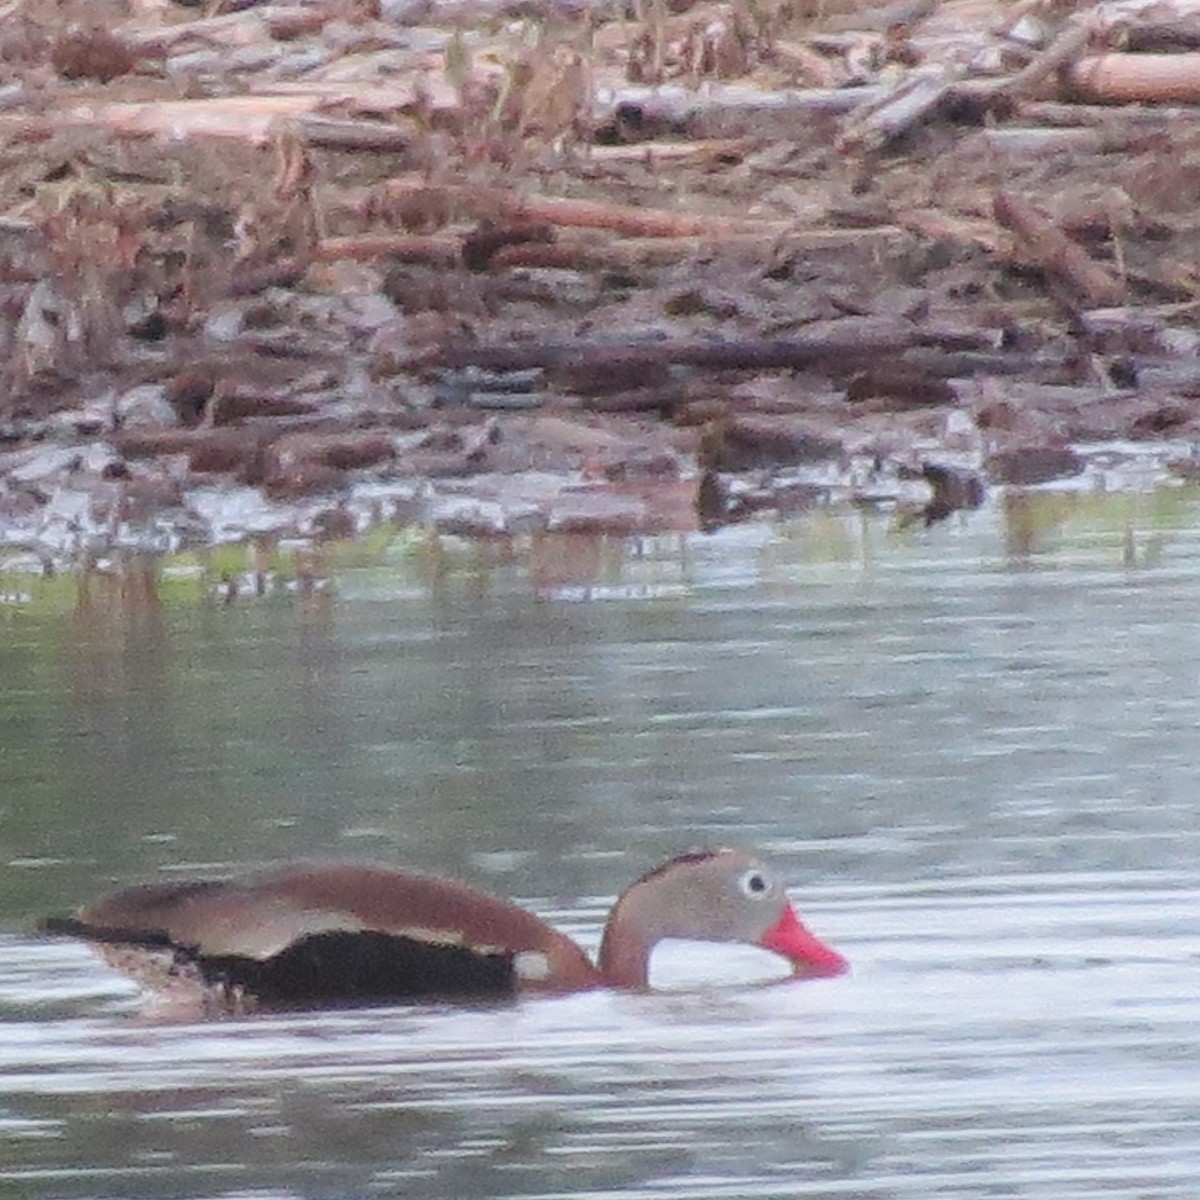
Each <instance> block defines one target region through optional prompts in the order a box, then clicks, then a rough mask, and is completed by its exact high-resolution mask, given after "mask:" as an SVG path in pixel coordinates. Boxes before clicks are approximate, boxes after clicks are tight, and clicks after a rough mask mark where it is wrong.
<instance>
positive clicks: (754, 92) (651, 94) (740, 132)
mask: <svg viewBox="0 0 1200 1200" xmlns="http://www.w3.org/2000/svg"><path fill="white" fill-rule="evenodd" d="M885 95H886V92H885V89H883V88H880V87H875V86H864V87H847V88H832V87H831V88H799V89H795V90H790V91H765V90H763V89H761V88H749V87H738V86H734V85H730V84H714V85H710V86H709V87H707V88H705V90H704V91H703V92H697V91H693V90H690V89H688V90H685V89H683V88H671V87H667V88H661V89H656V88H644V87H639V88H620V89H618V90H616V91H614V92H610V93H607V94H605V95H603V96H602V97H600V98H598V99H597V103H596V105H595V108H594V111H593V117H592V120H593V123H594V125H595V127H596V128H597V129H599V130H602V131H612V132H616V133H617V134H618V135H619V136H621V137H622V138H624V139H626V140H629V141H634V140H638V139H642V138H650V137H659V136H663V135H675V136H684V137H704V138H714V137H727V138H728V137H760V138H761V137H763V136H764V135H767V134H770V133H776V134H778V133H779V132H780V125H779V124H772V123H771V122H772V118H778V120H779V122H782V123H783V124H785V125H788V126H790V127H792V128H793V129H794V128H795V126H796V123H797V122H803V121H804V120H805V119H806V118H809V119H811V118H813V117H819V116H830V117H837V116H842V115H844V114H846V113H849V112H853V111H854V110H855V109H857V108H860V107H861V106H862V105H864V104H870V103H874V102H877V101H879V100H880V99H882V98H883V97H884V96H885ZM768 126H769V128H768Z"/></svg>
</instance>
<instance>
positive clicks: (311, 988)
mask: <svg viewBox="0 0 1200 1200" xmlns="http://www.w3.org/2000/svg"><path fill="white" fill-rule="evenodd" d="M178 953H179V955H180V957H181V958H183V959H185V960H190V962H191V963H192V964H194V966H195V967H196V968H197V969H198V970H199V971H200V973H201V975H202V976H203V978H204V980H205V982H206V983H209V984H211V985H216V986H219V987H228V988H235V989H238V990H240V991H243V992H245V993H246V994H248V995H250V996H253V997H254V998H255V1000H257V1001H258V1003H259V1004H260V1005H262V1006H263V1007H266V1008H292V1007H309V1006H317V1005H330V1006H341V1005H346V1006H353V1005H365V1004H387V1003H389V1002H397V1001H405V1000H437V999H447V1000H465V999H479V1000H487V999H496V1000H502V999H506V998H508V997H510V996H513V995H514V994H515V993H516V982H517V981H516V972H515V970H514V968H513V956H512V955H511V954H499V953H497V954H481V953H478V952H477V951H474V950H469V949H466V948H465V947H463V946H444V945H438V944H436V943H430V942H422V941H419V940H418V939H416V938H409V937H397V936H395V935H393V934H388V933H375V932H369V931H364V932H349V931H343V930H333V931H330V932H327V933H313V934H309V935H308V936H307V937H304V938H301V939H300V940H299V941H297V942H293V943H292V944H291V945H290V946H288V947H287V948H286V949H284V950H281V951H280V952H279V953H278V954H276V955H274V956H273V957H271V958H267V959H254V958H244V957H242V956H240V955H219V956H218V955H206V954H201V953H196V952H195V951H190V950H188V949H183V948H179V949H178Z"/></svg>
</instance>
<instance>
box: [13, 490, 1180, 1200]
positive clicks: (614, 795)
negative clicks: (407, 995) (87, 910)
mask: <svg viewBox="0 0 1200 1200" xmlns="http://www.w3.org/2000/svg"><path fill="white" fill-rule="evenodd" d="M338 553H340V554H341V555H342V557H341V558H340V559H339V558H337V556H336V555H334V557H333V558H332V559H330V560H328V561H323V562H321V563H319V564H318V566H319V567H320V570H319V571H317V575H318V576H322V575H324V574H325V573H326V572H328V573H329V574H331V576H332V578H333V585H332V586H331V587H322V586H318V585H317V584H315V583H313V581H312V579H310V578H309V577H308V575H306V574H305V572H304V571H299V572H296V573H295V574H296V576H297V578H296V579H295V580H293V583H292V585H291V586H287V587H285V586H283V585H282V584H281V583H279V582H278V581H276V582H275V584H274V585H272V581H271V580H270V579H265V580H262V581H261V582H263V583H264V587H263V589H262V590H263V591H264V592H265V594H264V595H262V596H250V597H247V596H243V597H242V598H239V599H238V600H236V601H235V602H233V603H225V602H224V601H223V599H222V596H223V594H224V591H223V590H222V588H220V587H213V586H212V584H213V579H214V571H215V568H214V564H213V563H208V564H204V563H201V564H199V565H196V564H192V567H193V568H195V569H189V568H188V566H187V564H178V563H176V564H174V565H173V566H172V569H171V571H172V573H171V578H169V579H168V580H166V581H165V582H162V583H155V582H154V579H153V577H152V576H143V575H139V573H138V571H137V570H136V569H135V568H131V569H130V570H128V571H127V572H126V574H125V576H124V578H123V579H115V578H113V577H108V578H105V577H103V576H101V577H98V578H94V579H93V580H91V581H90V582H89V585H88V587H87V589H86V590H85V591H84V592H83V594H82V595H80V593H79V591H78V589H77V585H76V584H75V583H74V582H73V581H60V580H54V581H48V582H45V583H39V582H37V581H34V582H33V583H30V582H29V581H28V580H26V581H18V582H16V583H11V584H10V583H6V584H5V586H4V588H3V589H2V590H4V591H5V592H6V593H7V594H9V595H10V596H13V597H16V602H14V603H10V604H9V605H8V607H7V609H5V610H4V611H5V614H6V615H4V616H3V617H0V629H2V632H3V638H2V639H0V677H2V678H3V679H4V681H5V688H4V690H3V692H2V693H0V747H2V757H0V764H2V767H3V771H4V783H5V786H4V788H3V791H2V792H0V853H3V855H4V857H5V859H6V861H8V863H9V866H8V867H7V868H6V869H5V870H4V871H3V872H2V873H0V905H2V908H0V917H2V921H3V924H2V929H3V932H0V1021H2V1022H3V1025H2V1027H0V1190H2V1192H3V1194H11V1195H20V1196H23V1195H37V1196H46V1197H58V1196H63V1197H85V1196H86V1197H90V1196H111V1195H120V1196H148V1197H149V1196H154V1197H158V1196H162V1197H168V1196H170V1197H176V1196H178V1197H201V1196H203V1197H218V1196H219V1197H235V1196H236V1197H285V1196H287V1197H290V1196H302V1197H321V1198H324V1197H351V1196H353V1197H358V1196H381V1195H403V1196H406V1197H417V1198H426V1197H428V1198H430V1200H433V1198H439V1200H441V1198H444V1200H465V1198H471V1197H522V1198H534V1197H536V1198H539V1200H548V1198H550V1197H557V1196H572V1197H591V1198H594V1200H600V1198H602V1197H603V1198H605V1200H609V1198H612V1200H617V1198H620V1200H634V1198H637V1200H649V1198H655V1200H658V1198H662V1200H683V1198H697V1200H698V1198H702V1197H822V1198H824V1197H853V1198H855V1200H877V1198H878V1200H884V1198H888V1200H892V1198H895V1200H928V1198H929V1197H953V1198H954V1200H967V1198H975V1197H979V1198H981V1200H982V1198H984V1197H987V1198H989V1200H991V1198H995V1197H997V1196H1003V1197H1010V1196H1013V1197H1022V1198H1030V1200H1043V1198H1044V1200H1069V1198H1072V1197H1080V1198H1083V1197H1087V1198H1089V1200H1090V1198H1092V1197H1095V1196H1097V1195H1105V1196H1115V1197H1118V1198H1128V1200H1133V1198H1134V1197H1136V1198H1137V1200H1157V1198H1165V1197H1189V1198H1190V1197H1193V1196H1194V1195H1195V1193H1196V1182H1195V1181H1196V1178H1197V1177H1198V1176H1200V1093H1198V1092H1197V1089H1196V1085H1195V1080H1196V1072H1197V1058H1198V1057H1200V1051H1198V1049H1197V1042H1196V1037H1195V1029H1196V1025H1197V1020H1198V1018H1200V996H1198V994H1197V993H1198V989H1197V987H1196V983H1195V978H1196V976H1195V969H1196V963H1197V959H1198V958H1200V921H1198V920H1197V892H1198V890H1200V889H1198V885H1197V880H1196V872H1195V867H1194V863H1195V861H1196V857H1197V838H1198V836H1200V835H1198V834H1197V829H1198V828H1200V822H1198V821H1197V819H1196V816H1197V814H1196V809H1197V800H1196V798H1195V770H1194V767H1193V765H1192V764H1193V760H1194V759H1195V757H1196V755H1197V752H1198V750H1200V745H1198V740H1200V739H1198V737H1197V732H1196V730H1197V721H1196V699H1197V691H1198V690H1200V646H1198V645H1197V628H1198V627H1197V625H1196V621H1195V613H1196V612H1197V611H1198V609H1200V566H1198V565H1197V564H1200V506H1198V504H1197V501H1196V498H1195V496H1194V494H1191V493H1188V492H1183V491H1176V492H1165V493H1163V492H1160V493H1155V494H1152V495H1145V496H1117V497H1088V496H1077V497H1053V496H1049V497H1041V498H1035V499H1034V500H1033V501H1032V502H1030V503H1028V504H1018V503H1013V504H1011V505H1009V506H1008V507H1007V508H991V509H988V510H985V511H983V512H981V513H979V514H976V515H974V516H972V518H971V519H970V520H969V521H968V522H966V523H964V524H954V523H952V524H949V525H946V526H943V527H940V528H937V529H934V530H932V531H928V532H926V531H909V532H908V533H905V534H901V535H897V534H895V533H894V532H889V528H888V523H887V521H886V519H885V518H881V517H880V518H876V517H869V516H854V517H836V518H835V517H830V516H818V517H814V518H813V519H811V520H809V521H807V522H803V523H799V524H796V525H793V526H790V527H788V528H785V529H771V528H769V527H765V526H756V527H744V528H738V529H730V530H726V531H724V532H722V533H721V534H719V535H717V536H716V537H712V538H707V539H705V538H695V539H687V540H679V539H662V540H660V541H654V540H651V541H647V542H642V543H639V544H637V545H635V546H632V547H629V546H624V545H621V544H619V543H595V542H587V541H584V540H580V541H575V540H559V541H557V542H553V541H550V542H541V543H539V544H538V545H536V546H534V547H532V548H530V547H528V546H520V545H519V546H516V547H512V546H492V547H480V548H470V547H463V546H460V547H455V546H454V545H453V544H452V543H442V544H439V545H438V546H437V547H435V548H432V549H431V548H430V547H429V546H414V545H412V544H410V543H403V542H402V541H400V540H397V541H394V542H391V543H380V544H378V545H376V546H374V547H370V548H366V549H360V550H355V551H344V552H338ZM331 554H333V552H331ZM260 557H261V556H260ZM283 557H286V554H284V555H283ZM281 561H282V558H280V559H279V560H278V561H276V562H275V565H278V564H279V562H281ZM259 565H262V563H261V561H260V563H259ZM226 566H227V564H226ZM309 566H310V568H311V566H312V564H309ZM307 569H308V568H306V570H307ZM219 573H225V574H227V573H228V572H227V570H226V569H225V567H222V569H221V572H219ZM188 581H191V582H188ZM18 593H20V595H19V596H17V594H18ZM64 597H65V598H66V599H64ZM705 842H710V843H711V842H736V843H739V844H746V845H753V846H758V847H760V848H762V849H763V850H764V852H766V853H767V854H769V855H770V857H771V858H772V860H773V861H774V862H776V863H777V864H778V866H779V868H780V870H781V871H782V872H783V874H784V875H785V877H786V878H787V879H788V881H789V884H790V886H791V890H792V894H793V897H794V899H795V900H796V902H797V905H798V907H799V908H800V909H801V911H802V912H803V914H804V915H805V917H806V918H807V920H808V922H809V923H810V925H811V926H812V927H813V928H814V930H815V931H817V932H818V933H819V934H820V935H821V936H823V937H824V938H826V939H827V940H828V941H829V942H830V943H831V944H833V945H834V946H836V947H838V948H839V949H841V950H842V951H843V952H845V953H846V954H847V955H848V956H849V957H850V959H851V961H852V963H853V966H854V970H853V973H852V974H851V975H850V976H848V977H844V978H840V979H833V980H821V981H814V982H807V983H792V982H787V981H781V979H780V976H781V972H780V969H779V967H778V965H777V963H776V962H775V960H774V959H772V958H771V957H770V956H768V955H765V954H763V953H761V952H758V951H754V950H750V949H732V948H727V947H710V946H697V945H676V946H672V947H668V948H665V949H664V950H663V951H662V952H660V954H659V955H658V957H657V958H656V960H655V964H654V978H655V981H656V983H657V984H658V985H659V987H660V989H661V990H660V991H659V992H657V993H656V994H653V995H648V996H629V995H619V994H612V993H594V994H586V995H581V996H576V997H568V998H565V999H541V1000H526V1001H522V1002H521V1003H519V1004H518V1005H516V1006H515V1007H511V1008H502V1009H492V1010H483V1011H462V1010H454V1009H449V1008H446V1009H436V1008H435V1009H428V1008H426V1009H412V1008H410V1009H404V1008H399V1009H390V1010H376V1011H361V1012H342V1013H333V1014H302V1015H290V1016H286V1017H263V1018H257V1019H250V1020H241V1021H232V1020H231V1021H225V1022H215V1023H210V1024H207V1025H200V1026H196V1025H167V1026H163V1025H153V1024H147V1023H145V1022H144V1021H141V1020H139V1019H138V1017H137V1011H138V1006H137V1002H136V995H135V993H134V992H133V990H132V989H131V988H130V987H129V986H128V985H126V984H125V983H124V982H122V981H121V980H120V979H119V978H117V977H116V976H114V975H112V974H111V973H109V972H107V971H106V970H105V969H104V968H103V967H101V966H100V965H99V964H98V963H97V962H96V961H95V960H94V959H93V958H92V957H91V955H90V954H89V953H88V952H87V951H86V950H84V949H83V948H81V947H78V946H76V945H74V944H72V943H70V942H52V941H46V940H43V939H39V938H37V937H35V936H32V935H31V934H30V932H29V929H30V926H31V922H32V919H33V917H34V916H35V915H36V914H37V913H40V912H44V911H52V910H63V909H66V908H69V907H70V906H71V905H73V904H74V903H77V902H80V901H83V900H86V899H89V898H92V897H94V896H96V895H98V894H100V893H102V892H104V891H106V890H108V889H110V888H111V887H112V886H114V885H116V884H119V883H126V882H130V881H133V880H135V879H141V878H148V877H154V876H155V875H164V874H166V875H171V874H186V873H188V872H191V871H200V870H205V869H209V870H215V869H232V868H236V867H239V866H244V865H249V864H255V863H259V862H262V861H266V860H269V859H272V858H276V857H279V858H290V857H303V856H322V855H325V856H327V855H331V854H336V855H338V856H347V857H361V858H369V859H383V860H392V861H398V862H403V863H406V864H408V865H415V866H420V867H423V868H427V869H432V870H435V871H441V872H445V873H449V874H454V875H459V876H463V877H466V878H469V879H471V880H472V881H473V882H476V883H479V884H482V885H484V886H486V887H489V888H491V889H493V890H496V891H500V892H503V893H505V894H507V895H511V896H514V897H516V898H518V899H520V900H521V901H522V902H523V903H525V904H527V905H528V906H530V907H532V908H534V909H536V910H537V911H538V912H540V913H542V914H544V915H545V916H547V917H548V918H549V919H551V920H553V921H554V922H555V923H556V924H558V925H560V926H561V927H562V928H564V929H565V930H567V931H568V932H570V933H572V934H574V935H576V936H578V937H579V938H580V940H581V941H583V942H584V944H585V945H587V946H588V947H589V948H594V947H595V944H596V942H597V940H598V937H599V930H600V925H601V922H602V920H603V915H604V912H605V911H606V909H607V905H608V903H609V901H610V900H611V897H612V896H613V894H614V893H615V892H616V891H617V890H619V888H620V887H621V886H623V885H624V884H625V883H626V882H628V881H629V880H630V879H631V878H633V877H634V876H635V875H636V874H637V873H639V872H640V871H641V870H643V869H644V868H645V867H647V866H649V865H651V864H652V863H653V862H655V861H656V860H658V859H659V858H661V857H663V856H664V855H666V854H668V853H672V852H675V851H678V850H680V849H686V848H688V847H689V846H694V845H696V844H700V843H705Z"/></svg>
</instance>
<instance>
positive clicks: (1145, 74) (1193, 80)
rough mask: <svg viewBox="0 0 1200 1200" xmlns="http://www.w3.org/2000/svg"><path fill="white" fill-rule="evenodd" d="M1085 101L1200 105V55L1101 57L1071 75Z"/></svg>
mask: <svg viewBox="0 0 1200 1200" xmlns="http://www.w3.org/2000/svg"><path fill="white" fill-rule="evenodd" d="M1067 78H1068V81H1069V83H1070V86H1071V88H1072V89H1073V91H1074V93H1075V94H1076V95H1077V96H1078V97H1079V99H1081V100H1093V101H1096V102H1098V103H1102V104H1137V103H1159V104H1198V103H1200V54H1197V53H1192V54H1098V55H1091V56H1089V57H1087V58H1082V59H1080V60H1079V62H1077V63H1076V64H1075V65H1074V66H1073V67H1072V68H1071V70H1070V71H1069V72H1068V76H1067Z"/></svg>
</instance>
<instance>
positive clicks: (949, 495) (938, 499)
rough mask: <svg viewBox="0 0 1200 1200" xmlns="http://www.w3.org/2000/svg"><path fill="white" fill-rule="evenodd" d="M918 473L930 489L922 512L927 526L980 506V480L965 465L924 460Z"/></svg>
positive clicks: (981, 502) (981, 482)
mask: <svg viewBox="0 0 1200 1200" xmlns="http://www.w3.org/2000/svg"><path fill="white" fill-rule="evenodd" d="M921 476H922V478H923V479H924V480H925V482H926V483H928V484H929V486H930V487H931V488H932V489H933V497H932V498H931V499H930V501H929V503H928V504H926V505H925V507H924V509H922V511H921V516H922V518H923V519H924V521H925V524H926V525H932V524H934V523H935V522H937V521H944V520H945V519H946V518H947V517H948V516H949V515H950V514H951V513H954V512H959V511H961V510H963V509H972V508H979V507H980V505H982V504H983V501H984V496H985V491H984V486H983V480H982V479H980V478H979V476H978V475H977V474H976V473H975V472H974V471H971V470H968V469H967V468H965V467H953V466H947V465H946V464H945V463H932V462H927V463H924V464H922V466H921Z"/></svg>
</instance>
